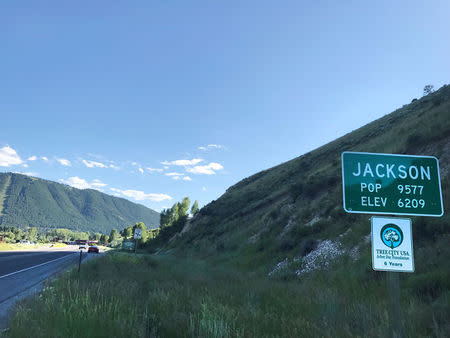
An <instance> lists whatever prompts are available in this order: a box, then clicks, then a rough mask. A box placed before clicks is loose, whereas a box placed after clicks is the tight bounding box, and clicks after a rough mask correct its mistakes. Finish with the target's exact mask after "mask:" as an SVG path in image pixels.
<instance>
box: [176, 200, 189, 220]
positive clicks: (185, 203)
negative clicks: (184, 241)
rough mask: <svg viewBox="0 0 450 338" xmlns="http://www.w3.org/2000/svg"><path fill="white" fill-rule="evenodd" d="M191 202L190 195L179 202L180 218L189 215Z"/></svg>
mask: <svg viewBox="0 0 450 338" xmlns="http://www.w3.org/2000/svg"><path fill="white" fill-rule="evenodd" d="M189 204H191V201H190V200H189V197H185V198H183V200H182V201H181V203H179V206H178V215H179V217H178V218H180V217H186V216H187V212H188V210H189Z"/></svg>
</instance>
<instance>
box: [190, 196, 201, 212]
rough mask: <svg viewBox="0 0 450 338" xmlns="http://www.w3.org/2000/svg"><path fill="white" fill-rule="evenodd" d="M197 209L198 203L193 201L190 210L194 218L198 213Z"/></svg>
mask: <svg viewBox="0 0 450 338" xmlns="http://www.w3.org/2000/svg"><path fill="white" fill-rule="evenodd" d="M199 210H200V209H199V207H198V201H197V200H195V202H194V204H192V208H191V215H192V216H195V215H197V213H198V212H199Z"/></svg>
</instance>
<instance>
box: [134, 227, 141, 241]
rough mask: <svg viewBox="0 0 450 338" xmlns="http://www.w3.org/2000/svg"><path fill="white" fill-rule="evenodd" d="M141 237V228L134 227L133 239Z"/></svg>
mask: <svg viewBox="0 0 450 338" xmlns="http://www.w3.org/2000/svg"><path fill="white" fill-rule="evenodd" d="M141 238H142V229H139V228H136V229H134V239H141Z"/></svg>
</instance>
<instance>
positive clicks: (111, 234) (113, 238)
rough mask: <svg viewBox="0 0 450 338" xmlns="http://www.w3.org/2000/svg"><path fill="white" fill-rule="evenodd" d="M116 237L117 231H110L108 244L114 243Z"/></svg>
mask: <svg viewBox="0 0 450 338" xmlns="http://www.w3.org/2000/svg"><path fill="white" fill-rule="evenodd" d="M117 237H118V235H117V230H116V229H112V230H111V232H110V234H109V243H111V242H112V241H115V240H116V239H117Z"/></svg>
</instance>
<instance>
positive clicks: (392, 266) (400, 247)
mask: <svg viewBox="0 0 450 338" xmlns="http://www.w3.org/2000/svg"><path fill="white" fill-rule="evenodd" d="M372 267H373V269H374V270H381V271H399V272H414V251H413V243H412V228H411V219H409V218H387V217H372Z"/></svg>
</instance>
